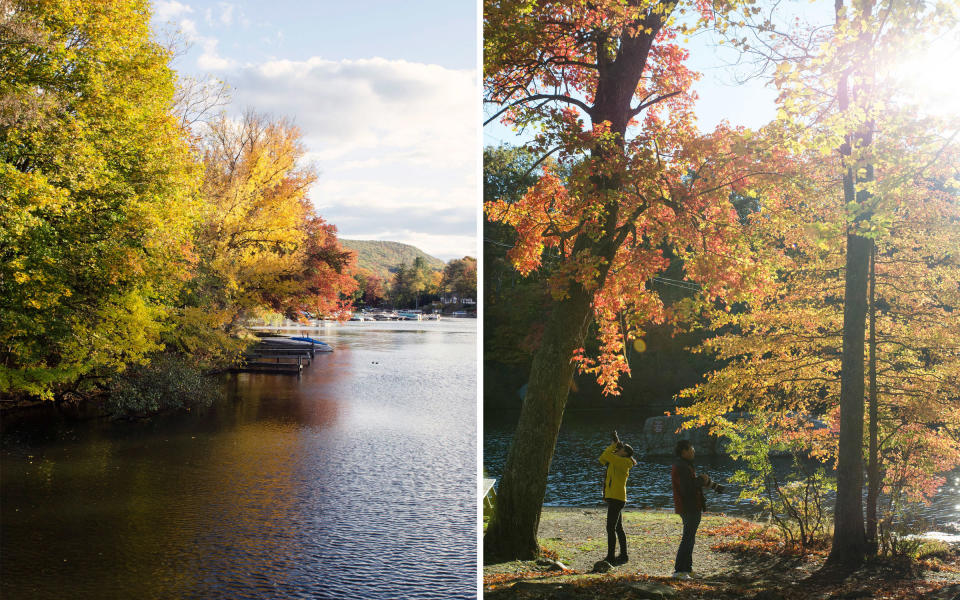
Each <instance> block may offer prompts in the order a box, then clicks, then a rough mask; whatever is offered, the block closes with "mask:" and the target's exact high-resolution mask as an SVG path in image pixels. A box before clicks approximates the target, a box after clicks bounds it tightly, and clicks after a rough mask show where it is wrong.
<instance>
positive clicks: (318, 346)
mask: <svg viewBox="0 0 960 600" xmlns="http://www.w3.org/2000/svg"><path fill="white" fill-rule="evenodd" d="M290 339H291V340H294V341H297V342H309V343H311V344H313V345H314V347H313V349H314V350H316V351H317V352H333V346H331V345H330V344H328V343H326V342H321V341H320V340H318V339H315V338H311V337H292V338H290Z"/></svg>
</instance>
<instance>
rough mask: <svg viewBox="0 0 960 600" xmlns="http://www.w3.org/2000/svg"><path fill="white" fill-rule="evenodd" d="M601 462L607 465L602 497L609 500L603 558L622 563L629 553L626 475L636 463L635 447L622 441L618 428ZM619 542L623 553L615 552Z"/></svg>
mask: <svg viewBox="0 0 960 600" xmlns="http://www.w3.org/2000/svg"><path fill="white" fill-rule="evenodd" d="M599 460H600V462H601V463H602V464H604V465H606V466H607V470H606V473H605V474H604V477H603V500H604V501H605V502H606V503H607V556H606V558H604V559H603V560H605V561H607V562H608V563H610V564H612V565H616V564H623V563H625V562H627V561H628V560H629V557H628V556H627V534H626V532H624V530H623V507H624V506H625V505H626V503H627V477H628V476H629V475H630V469H631V468H632V467H633V465H635V464H637V461H636V459H634V458H633V448H631V447H630V446H629V445H627V444H624V443H623V442H621V441H620V438H619V436H617V432H616V431H614V432H613V443H612V444H610V445H609V446H607V449H606V450H604V451H603V454H601V455H600V459H599ZM618 540H619V542H620V555H619V556H615V555H614V550H616V548H617V541H618Z"/></svg>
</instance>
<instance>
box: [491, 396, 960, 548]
mask: <svg viewBox="0 0 960 600" xmlns="http://www.w3.org/2000/svg"><path fill="white" fill-rule="evenodd" d="M646 416H648V415H645V414H643V413H642V412H640V411H624V410H618V411H608V412H603V411H597V412H583V413H567V414H566V415H564V422H563V425H562V426H561V428H560V435H559V437H558V438H557V446H556V450H555V452H554V455H553V462H552V463H551V465H550V473H549V475H548V477H547V491H546V496H545V498H544V504H546V505H548V506H596V505H597V504H599V503H602V498H601V495H602V493H601V488H600V482H601V478H602V477H603V475H604V469H603V467H602V465H600V463H599V462H597V457H599V456H600V453H601V452H603V449H604V448H606V447H607V445H609V444H610V432H611V431H613V430H614V429H616V430H617V431H618V432H619V434H620V438H621V439H622V440H623V441H624V442H626V443H628V444H632V445H634V447H637V446H639V441H640V433H641V432H642V430H643V423H644V420H645V418H646ZM517 417H518V414H517V413H509V412H507V413H503V414H497V415H489V414H487V415H484V421H483V466H484V468H485V469H486V470H487V473H488V475H489V476H490V477H496V478H498V479H499V477H500V476H501V474H502V473H503V466H504V464H505V463H506V459H507V451H508V449H509V445H510V440H511V439H512V437H513V432H514V429H515V428H516V419H517ZM638 461H639V462H638V464H637V466H635V467H634V468H633V469H631V470H630V477H629V479H628V480H627V497H628V507H633V508H656V509H668V510H673V490H672V487H671V483H670V466H671V465H672V463H673V459H672V458H666V457H664V458H649V459H645V458H638ZM695 462H696V464H697V469H698V471H702V472H706V473H708V474H709V475H710V477H711V478H713V479H714V480H716V481H720V482H724V481H726V480H727V479H729V478H730V477H731V476H733V474H734V473H735V472H736V471H737V470H738V469H740V468H743V467H742V466H741V465H739V464H738V463H736V462H735V461H733V460H731V459H729V458H725V457H705V456H698V457H697V458H696V461H695ZM775 466H776V467H777V468H778V470H779V471H780V472H781V473H785V472H786V471H787V470H788V469H789V466H790V465H789V460H782V461H779V462H778V463H775ZM738 495H739V488H737V487H736V486H729V489H728V490H727V491H726V492H725V493H723V494H717V493H715V492H713V491H708V492H707V510H709V511H712V512H725V513H728V514H733V515H740V516H746V517H756V516H757V509H756V507H755V506H754V505H753V504H751V503H750V502H748V501H744V500H739V499H738ZM831 506H832V504H831ZM830 510H831V511H832V508H831V509H830ZM913 513H914V516H915V519H916V520H917V521H918V522H919V523H920V525H919V526H920V527H924V528H926V529H927V530H930V531H936V532H941V533H944V534H947V535H944V536H941V537H943V538H944V539H948V540H949V541H957V542H960V471H955V472H953V473H950V474H949V475H948V476H947V483H946V485H944V486H943V487H942V488H941V489H940V491H939V492H938V494H937V495H936V497H935V498H934V499H933V502H931V503H930V504H929V505H921V506H916V507H913Z"/></svg>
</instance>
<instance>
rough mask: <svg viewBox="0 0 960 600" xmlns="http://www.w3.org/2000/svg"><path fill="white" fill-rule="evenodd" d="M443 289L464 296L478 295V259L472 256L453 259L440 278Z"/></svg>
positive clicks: (459, 296) (473, 296)
mask: <svg viewBox="0 0 960 600" xmlns="http://www.w3.org/2000/svg"><path fill="white" fill-rule="evenodd" d="M440 287H441V289H442V291H444V292H449V293H453V294H455V295H456V296H457V297H458V298H460V299H461V300H462V299H463V298H473V299H476V297H477V259H475V258H473V257H471V256H464V257H463V258H456V259H453V260H451V261H450V262H448V263H447V264H446V266H445V267H444V268H443V274H442V277H441V280H440Z"/></svg>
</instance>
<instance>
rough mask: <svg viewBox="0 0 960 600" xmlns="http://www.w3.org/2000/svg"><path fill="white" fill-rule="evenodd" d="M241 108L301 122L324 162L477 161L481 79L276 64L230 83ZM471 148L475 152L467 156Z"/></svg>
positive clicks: (351, 63)
mask: <svg viewBox="0 0 960 600" xmlns="http://www.w3.org/2000/svg"><path fill="white" fill-rule="evenodd" d="M229 80H230V83H231V85H233V87H234V89H235V90H236V92H235V94H234V98H235V101H237V102H245V103H248V104H249V105H250V106H254V107H257V108H258V109H260V110H267V111H269V112H273V113H276V114H283V115H291V116H293V115H295V116H296V121H297V123H298V124H299V125H300V126H301V127H302V128H303V129H304V132H305V134H306V136H307V137H308V138H309V139H310V141H311V142H314V143H312V144H311V148H312V149H315V150H316V151H317V152H318V153H320V154H321V155H322V156H323V158H324V159H326V160H331V159H333V158H340V157H345V156H347V155H348V154H350V153H352V152H356V151H361V150H373V149H383V148H394V149H401V148H402V149H409V150H416V151H418V152H419V153H420V158H421V161H424V162H429V161H436V162H435V164H437V165H438V166H439V165H445V164H447V163H449V161H450V160H451V159H452V160H456V161H460V162H462V161H463V160H473V156H474V155H473V151H474V150H475V148H476V145H475V141H476V121H477V102H476V101H475V98H476V97H477V96H476V95H475V91H476V90H475V75H474V74H473V73H472V72H469V71H458V70H452V69H445V68H443V67H440V66H437V65H425V64H420V63H411V62H406V61H400V60H386V59H382V58H373V59H362V60H344V61H330V60H325V59H322V58H311V59H309V60H307V61H287V60H279V61H271V62H267V63H263V64H260V65H252V66H246V67H243V68H242V69H240V70H238V71H237V72H236V73H234V74H232V75H231V76H229ZM467 148H469V150H466V149H467Z"/></svg>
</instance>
